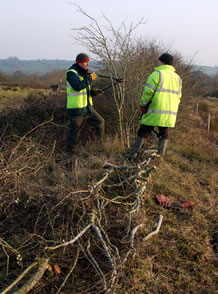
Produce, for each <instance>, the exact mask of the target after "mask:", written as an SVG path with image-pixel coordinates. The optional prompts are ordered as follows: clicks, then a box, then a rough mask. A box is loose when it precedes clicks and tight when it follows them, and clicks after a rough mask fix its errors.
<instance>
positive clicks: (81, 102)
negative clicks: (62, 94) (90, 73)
mask: <svg viewBox="0 0 218 294" xmlns="http://www.w3.org/2000/svg"><path fill="white" fill-rule="evenodd" d="M70 71H72V72H74V73H75V74H77V75H78V77H79V78H80V80H81V81H83V80H84V78H83V77H82V76H80V75H79V74H78V72H77V71H76V70H75V69H70V70H68V71H67V73H68V72H70ZM67 73H66V76H67ZM88 87H89V96H88V93H87V89H86V88H85V89H82V90H81V91H76V90H74V89H73V88H72V87H71V85H70V83H69V82H68V81H67V85H66V90H67V110H72V113H73V114H75V115H84V114H87V113H88V109H87V107H88V106H89V105H91V106H92V105H93V101H92V97H91V95H90V93H91V86H90V85H89V86H88Z"/></svg>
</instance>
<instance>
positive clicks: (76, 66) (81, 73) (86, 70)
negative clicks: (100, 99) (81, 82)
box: [70, 63, 88, 77]
mask: <svg viewBox="0 0 218 294" xmlns="http://www.w3.org/2000/svg"><path fill="white" fill-rule="evenodd" d="M70 69H75V70H76V71H77V72H78V74H79V75H80V76H82V77H86V76H87V73H88V69H83V68H81V67H80V66H79V65H78V64H77V63H74V64H73V65H72V66H71V67H70Z"/></svg>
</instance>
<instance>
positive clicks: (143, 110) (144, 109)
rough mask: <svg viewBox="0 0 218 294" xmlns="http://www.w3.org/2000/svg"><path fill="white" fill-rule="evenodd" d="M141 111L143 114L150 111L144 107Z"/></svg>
mask: <svg viewBox="0 0 218 294" xmlns="http://www.w3.org/2000/svg"><path fill="white" fill-rule="evenodd" d="M140 109H141V112H142V113H146V112H147V111H148V109H147V108H146V107H144V106H140Z"/></svg>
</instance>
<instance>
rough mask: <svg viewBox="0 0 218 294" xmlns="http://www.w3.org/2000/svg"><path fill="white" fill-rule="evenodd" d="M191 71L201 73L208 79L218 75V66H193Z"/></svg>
mask: <svg viewBox="0 0 218 294" xmlns="http://www.w3.org/2000/svg"><path fill="white" fill-rule="evenodd" d="M193 71H201V72H203V73H205V74H207V75H208V76H210V77H214V76H215V75H216V74H217V73H218V66H206V65H193Z"/></svg>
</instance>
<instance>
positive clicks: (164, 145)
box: [157, 138, 169, 156]
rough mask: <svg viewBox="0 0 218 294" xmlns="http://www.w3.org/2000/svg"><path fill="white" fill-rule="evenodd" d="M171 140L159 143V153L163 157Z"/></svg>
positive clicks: (160, 140) (162, 140)
mask: <svg viewBox="0 0 218 294" xmlns="http://www.w3.org/2000/svg"><path fill="white" fill-rule="evenodd" d="M168 142H169V140H168V139H161V138H160V139H159V141H158V151H157V153H158V154H159V155H161V156H164V154H165V152H166V149H167V145H168Z"/></svg>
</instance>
